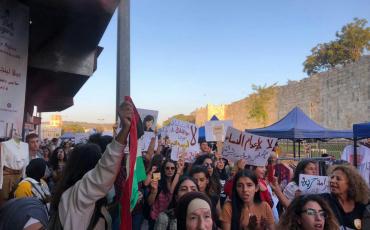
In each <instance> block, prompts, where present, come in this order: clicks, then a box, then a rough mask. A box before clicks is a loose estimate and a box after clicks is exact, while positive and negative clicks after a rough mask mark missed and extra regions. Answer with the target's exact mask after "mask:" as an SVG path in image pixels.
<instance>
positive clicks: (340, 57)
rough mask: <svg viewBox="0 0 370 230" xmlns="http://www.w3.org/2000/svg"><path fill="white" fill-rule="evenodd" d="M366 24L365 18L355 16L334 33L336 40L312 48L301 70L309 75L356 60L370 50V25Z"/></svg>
mask: <svg viewBox="0 0 370 230" xmlns="http://www.w3.org/2000/svg"><path fill="white" fill-rule="evenodd" d="M366 24H367V20H366V19H358V18H355V19H354V21H353V22H351V23H348V24H347V25H345V26H343V27H342V30H341V31H340V32H337V33H336V37H337V39H336V40H334V41H331V42H327V43H322V44H318V45H317V46H315V47H314V48H312V49H311V55H309V56H307V58H306V60H305V62H304V63H303V66H304V68H303V71H304V72H306V73H307V74H308V75H311V74H315V73H319V72H323V71H327V70H329V69H332V68H334V67H335V66H337V65H345V64H347V63H351V62H354V61H358V60H359V59H360V57H361V56H362V55H363V53H364V52H365V51H366V50H370V27H366Z"/></svg>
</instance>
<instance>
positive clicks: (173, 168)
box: [166, 166, 175, 171]
mask: <svg viewBox="0 0 370 230" xmlns="http://www.w3.org/2000/svg"><path fill="white" fill-rule="evenodd" d="M166 170H168V171H169V170H175V167H169V166H168V167H166Z"/></svg>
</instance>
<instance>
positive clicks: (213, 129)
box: [204, 120, 233, 141]
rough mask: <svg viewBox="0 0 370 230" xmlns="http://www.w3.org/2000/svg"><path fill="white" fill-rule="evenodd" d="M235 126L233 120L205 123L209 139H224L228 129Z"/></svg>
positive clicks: (207, 138)
mask: <svg viewBox="0 0 370 230" xmlns="http://www.w3.org/2000/svg"><path fill="white" fill-rule="evenodd" d="M232 126H233V122H232V121H229V120H227V121H208V122H206V123H205V125H204V127H205V131H206V140H207V141H224V140H225V135H226V131H227V129H228V128H229V127H232Z"/></svg>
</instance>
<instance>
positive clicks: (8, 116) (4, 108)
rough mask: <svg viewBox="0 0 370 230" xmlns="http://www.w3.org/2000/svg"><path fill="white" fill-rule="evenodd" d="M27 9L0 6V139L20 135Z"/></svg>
mask: <svg viewBox="0 0 370 230" xmlns="http://www.w3.org/2000/svg"><path fill="white" fill-rule="evenodd" d="M28 30H29V9H28V7H27V6H25V5H23V4H20V3H18V1H1V2H0V34H1V36H0V137H5V136H7V137H9V136H10V133H11V132H16V133H18V134H20V133H22V123H23V113H24V104H25V94H26V75H27V63H28V60H27V59H28V35H29V31H28Z"/></svg>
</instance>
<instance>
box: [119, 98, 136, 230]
mask: <svg viewBox="0 0 370 230" xmlns="http://www.w3.org/2000/svg"><path fill="white" fill-rule="evenodd" d="M125 101H128V102H131V103H132V105H134V103H133V102H132V100H131V98H130V97H129V96H125ZM139 119H140V116H139V113H138V112H137V110H136V108H135V105H134V114H133V117H132V119H131V126H130V143H129V148H130V159H129V160H130V162H129V170H130V171H129V177H128V178H127V180H126V181H123V183H122V188H123V195H122V196H121V224H120V230H131V229H132V219H131V212H130V197H131V192H132V181H133V176H134V167H135V163H136V152H137V137H138V133H137V126H136V125H137V123H138V122H139Z"/></svg>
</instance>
